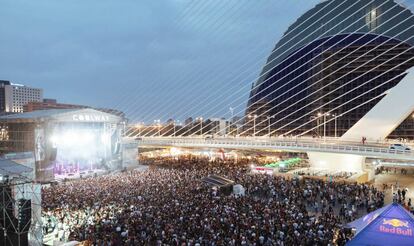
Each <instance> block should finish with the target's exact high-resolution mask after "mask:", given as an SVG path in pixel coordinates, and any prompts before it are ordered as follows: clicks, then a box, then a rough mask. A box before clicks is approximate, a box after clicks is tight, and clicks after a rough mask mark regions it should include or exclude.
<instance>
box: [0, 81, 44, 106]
mask: <svg viewBox="0 0 414 246" xmlns="http://www.w3.org/2000/svg"><path fill="white" fill-rule="evenodd" d="M42 100H43V90H42V89H38V88H32V87H28V86H25V85H20V84H13V83H11V82H10V81H6V80H0V110H1V112H6V113H20V112H23V106H24V105H25V104H27V103H29V102H41V101H42Z"/></svg>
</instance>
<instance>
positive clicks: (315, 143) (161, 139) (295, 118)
mask: <svg viewBox="0 0 414 246" xmlns="http://www.w3.org/2000/svg"><path fill="white" fill-rule="evenodd" d="M408 3H409V1H398V2H397V1H386V0H361V1H351V0H345V1H344V0H330V1H324V2H321V3H319V4H317V5H316V6H315V7H314V8H312V9H310V10H309V11H307V12H306V13H304V14H303V15H302V16H301V17H300V18H298V19H297V20H296V21H295V22H294V23H293V24H292V25H291V26H290V27H289V28H288V29H287V31H286V32H285V33H284V34H283V36H282V38H281V39H280V40H279V42H278V43H277V44H276V45H275V47H274V49H273V50H272V52H271V54H270V55H269V57H268V59H267V61H266V64H265V65H264V66H263V69H262V72H261V73H260V75H259V77H258V78H256V79H255V80H254V81H251V82H250V83H245V84H244V85H243V86H241V87H243V88H240V89H237V90H231V89H229V88H220V92H219V93H218V94H217V96H216V97H215V98H213V97H212V98H201V99H200V98H197V99H196V100H194V102H193V103H190V104H189V105H187V106H186V107H184V108H188V110H193V109H194V110H195V111H196V112H199V115H216V114H217V112H221V110H222V108H223V107H227V106H231V107H230V111H231V118H233V115H238V116H242V117H240V118H239V119H237V120H233V119H232V120H231V123H230V124H226V125H225V126H224V127H223V128H224V129H221V130H220V131H221V133H222V134H218V135H227V136H229V135H230V136H231V135H236V136H242V137H235V138H224V137H223V138H214V139H211V138H210V139H208V138H205V137H203V135H204V136H206V135H209V134H213V133H211V131H212V129H213V128H216V127H217V126H214V123H213V122H212V121H206V119H203V118H202V117H197V118H196V119H195V121H192V120H191V121H188V122H186V123H185V124H184V125H180V126H176V122H175V121H174V122H173V123H172V124H170V127H169V129H168V130H165V129H163V128H164V127H163V126H162V124H161V121H160V120H158V121H157V122H154V123H155V124H154V125H153V129H152V130H150V131H146V132H141V131H140V129H139V128H137V129H133V128H132V130H130V131H128V132H127V133H126V134H125V135H126V137H131V138H139V139H140V140H139V144H140V146H145V145H152V146H182V147H211V148H235V149H275V150H285V151H300V152H306V153H307V154H308V157H309V160H310V162H311V165H313V166H319V167H326V168H329V166H330V165H331V166H333V167H335V168H338V169H342V170H362V169H363V163H364V160H365V158H366V157H372V158H385V159H398V160H413V156H414V155H413V153H411V151H405V150H402V151H399V150H392V149H390V148H389V144H388V143H386V142H382V141H383V140H384V139H386V138H387V137H388V136H390V135H396V136H400V135H401V133H402V135H403V136H404V137H409V138H414V133H410V131H412V129H413V123H412V121H413V117H411V115H413V110H414V100H412V91H414V68H413V66H414V14H413V13H412V11H411V8H412V7H413V5H412V4H411V5H410V6H408V5H407V4H408ZM240 73H244V71H240ZM246 87H251V88H250V94H249V96H248V102H247V107H246V101H245V99H246V95H243V93H242V92H243V90H245V89H246ZM226 89H229V90H226ZM175 98H176V95H172V96H171V99H172V100H171V102H173V101H174V99H175ZM223 98H232V100H233V101H234V102H233V105H222V103H221V101H222V100H223ZM168 103H169V102H165V104H166V105H167V106H168ZM159 107H160V108H161V107H162V106H161V105H160V106H159ZM148 109H149V111H151V112H150V113H149V115H148V118H152V119H153V118H154V117H156V118H161V117H158V115H156V114H157V110H156V108H152V107H149V108H148ZM187 116H188V115H187V114H186V112H183V114H182V115H174V117H182V118H184V117H187ZM171 117H173V116H171ZM226 118H230V117H227V116H226ZM237 125H242V127H235V126H237ZM177 127H178V128H179V129H178V130H177V129H176V128H177ZM219 128H221V127H219ZM395 131H396V134H394V132H395ZM216 132H217V131H216ZM407 132H408V133H407ZM412 132H414V131H412ZM197 135H199V136H200V138H197V137H196V136H197ZM264 135H267V136H292V138H291V139H289V138H272V137H270V138H256V137H258V136H264ZM312 135H316V136H317V137H318V138H316V139H317V140H315V139H312V138H307V136H312ZM157 136H158V137H157ZM171 136H174V138H171ZM245 136H250V137H245ZM322 136H323V138H322V139H323V140H320V139H321V137H322ZM333 136H334V137H335V138H333V139H332V138H329V137H333ZM349 139H352V140H351V141H349ZM361 139H366V140H367V141H368V143H375V144H366V145H364V144H361ZM377 140H381V141H377Z"/></svg>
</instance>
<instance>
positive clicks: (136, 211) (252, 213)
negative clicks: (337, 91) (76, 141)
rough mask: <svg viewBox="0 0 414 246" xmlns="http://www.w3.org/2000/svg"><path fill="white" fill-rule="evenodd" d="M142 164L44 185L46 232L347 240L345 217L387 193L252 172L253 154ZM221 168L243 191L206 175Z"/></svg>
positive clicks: (163, 240)
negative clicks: (224, 189) (223, 188)
mask: <svg viewBox="0 0 414 246" xmlns="http://www.w3.org/2000/svg"><path fill="white" fill-rule="evenodd" d="M145 163H146V164H147V165H148V166H149V168H148V169H146V170H144V171H142V170H141V171H128V172H122V173H117V174H111V175H105V176H101V177H94V178H87V179H80V180H75V181H68V182H64V183H60V184H56V185H52V186H50V187H47V188H44V189H43V191H42V196H43V197H42V203H43V204H42V206H43V208H44V211H43V220H44V222H43V224H44V228H43V230H44V233H45V234H53V236H54V237H55V240H58V241H68V240H77V241H87V242H89V243H90V244H91V245H97V246H114V245H188V246H190V245H191V246H196V245H197V246H201V245H213V246H214V245H230V246H231V245H246V246H247V245H344V244H345V242H346V241H347V240H349V234H347V233H345V231H344V230H341V228H342V226H343V225H344V224H346V223H347V222H349V221H351V220H354V219H356V218H358V217H359V216H361V215H363V214H365V213H367V212H369V211H372V210H375V209H377V208H379V207H381V206H383V203H384V195H383V193H382V192H381V191H379V190H377V189H376V188H374V187H371V186H368V185H362V184H351V183H343V182H342V183H336V182H325V181H322V180H317V179H298V178H286V177H281V176H271V175H261V174H257V175H253V174H251V173H250V172H249V166H248V160H238V161H234V160H227V161H223V160H213V161H212V160H209V159H207V158H196V157H182V158H179V159H172V158H171V159H169V158H162V159H151V160H145ZM212 174H215V175H219V176H223V177H226V178H228V179H231V180H233V181H235V183H236V184H241V185H242V186H243V187H244V188H245V189H246V194H245V195H244V196H237V195H227V196H226V195H223V194H222V193H221V192H220V189H218V190H216V189H213V188H212V187H211V186H209V185H207V184H205V183H203V182H202V179H203V177H206V176H208V175H212Z"/></svg>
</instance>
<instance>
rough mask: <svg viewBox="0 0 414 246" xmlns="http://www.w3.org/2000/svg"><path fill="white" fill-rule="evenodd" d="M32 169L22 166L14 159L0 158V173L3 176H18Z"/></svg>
mask: <svg viewBox="0 0 414 246" xmlns="http://www.w3.org/2000/svg"><path fill="white" fill-rule="evenodd" d="M31 171H33V169H31V168H30V167H26V166H23V165H21V164H18V163H16V162H14V161H11V160H7V159H0V175H1V176H5V175H8V176H10V177H12V176H19V175H21V174H23V173H28V172H31Z"/></svg>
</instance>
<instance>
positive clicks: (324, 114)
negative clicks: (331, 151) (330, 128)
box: [318, 113, 330, 141]
mask: <svg viewBox="0 0 414 246" xmlns="http://www.w3.org/2000/svg"><path fill="white" fill-rule="evenodd" d="M322 115H323V140H324V141H326V116H329V115H330V114H329V113H318V116H319V117H321V116H322Z"/></svg>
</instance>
